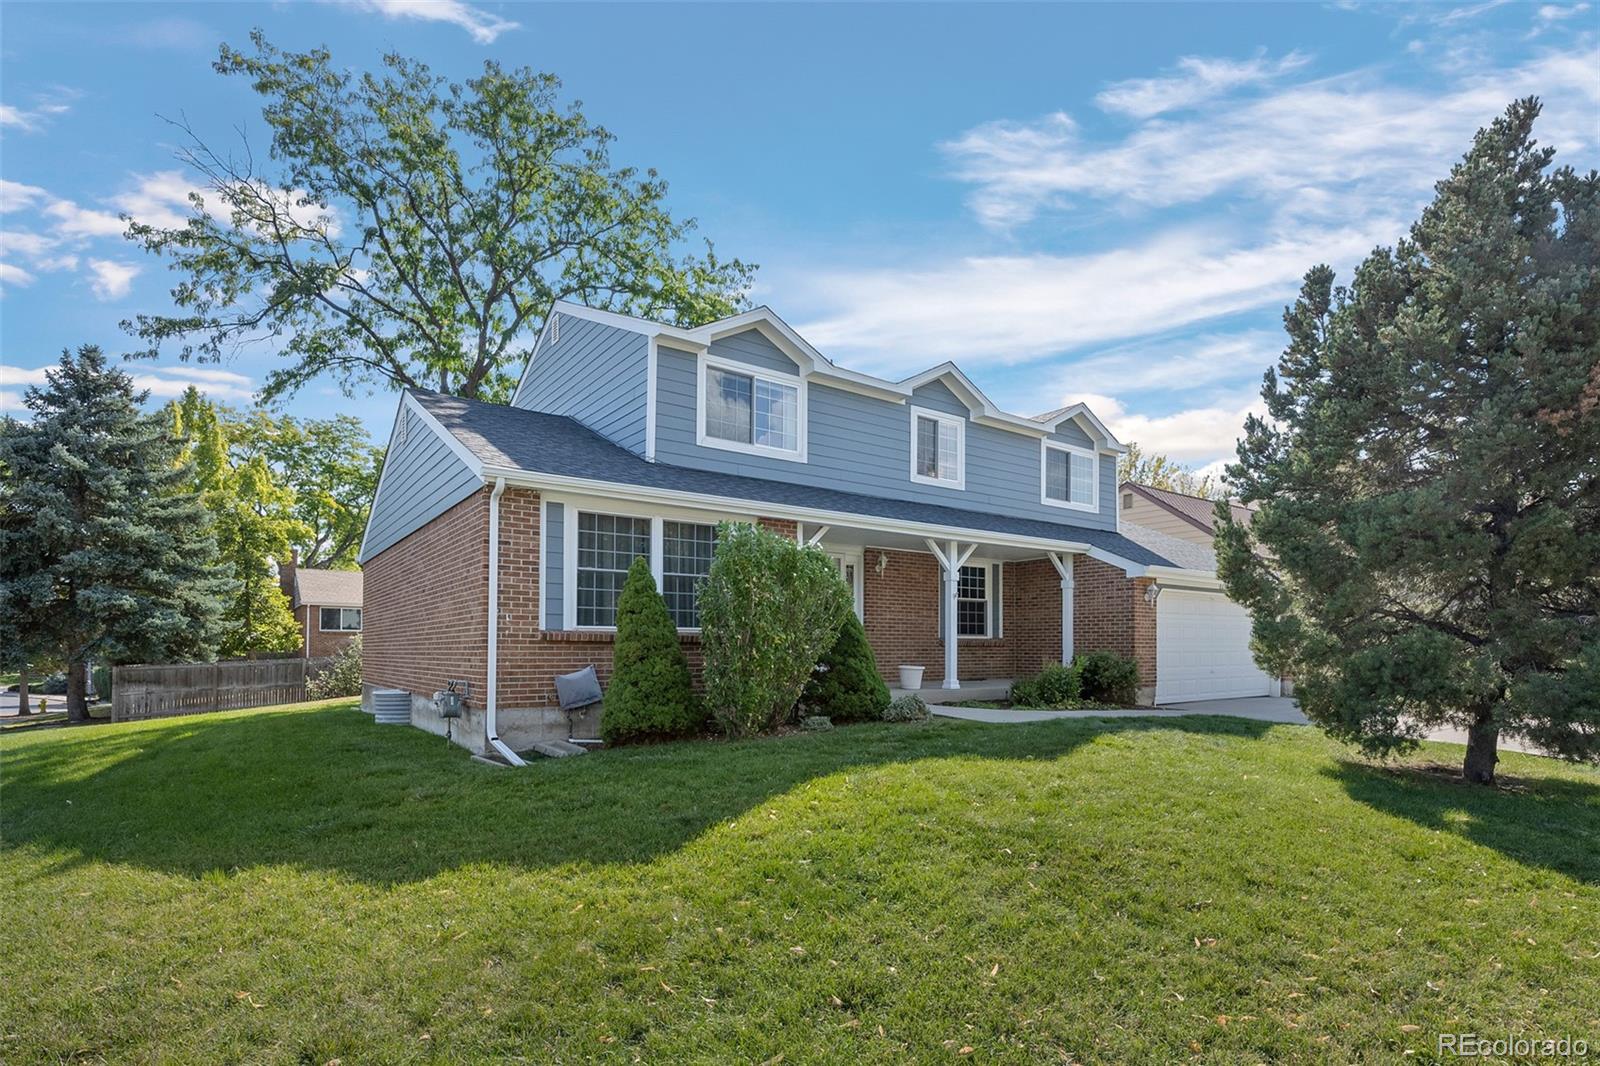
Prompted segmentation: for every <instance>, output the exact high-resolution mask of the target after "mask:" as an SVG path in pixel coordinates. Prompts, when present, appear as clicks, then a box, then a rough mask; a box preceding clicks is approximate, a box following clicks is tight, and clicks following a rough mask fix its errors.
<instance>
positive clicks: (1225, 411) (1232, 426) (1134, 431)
mask: <svg viewBox="0 0 1600 1066" xmlns="http://www.w3.org/2000/svg"><path fill="white" fill-rule="evenodd" d="M1072 403H1085V404H1088V405H1089V409H1090V410H1092V411H1093V412H1094V413H1095V414H1096V415H1098V416H1099V418H1100V420H1101V421H1102V422H1104V423H1105V424H1106V425H1107V426H1108V427H1110V429H1111V432H1112V433H1115V434H1116V435H1117V439H1118V440H1121V441H1122V442H1123V443H1124V444H1126V443H1128V442H1129V441H1137V442H1138V443H1139V446H1140V447H1141V448H1143V449H1144V450H1145V451H1146V452H1153V453H1156V454H1159V455H1165V456H1167V457H1168V458H1169V459H1174V460H1176V461H1178V462H1180V463H1185V464H1195V463H1204V464H1210V463H1217V462H1221V461H1223V460H1226V459H1230V458H1231V457H1232V456H1233V455H1234V445H1235V443H1236V442H1237V441H1238V439H1239V438H1240V437H1242V436H1244V420H1245V418H1246V417H1247V416H1249V415H1252V414H1256V415H1261V414H1265V413H1266V405H1265V404H1264V403H1263V402H1262V400H1261V398H1260V396H1258V395H1254V394H1250V395H1248V396H1246V395H1241V396H1237V397H1235V398H1233V399H1232V400H1231V401H1229V402H1224V403H1217V404H1211V405H1207V406H1204V407H1192V408H1189V409H1187V410H1180V411H1174V412H1172V413H1171V414H1165V415H1154V416H1151V415H1135V414H1129V413H1128V411H1127V410H1126V409H1125V408H1124V407H1123V405H1122V404H1121V402H1119V401H1118V400H1117V399H1116V398H1114V397H1111V396H1103V395H1096V394H1093V393H1077V392H1068V393H1065V394H1063V395H1062V397H1061V406H1066V405H1067V404H1072ZM1213 472H1217V471H1213Z"/></svg>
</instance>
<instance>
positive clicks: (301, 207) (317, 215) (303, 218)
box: [111, 170, 339, 236]
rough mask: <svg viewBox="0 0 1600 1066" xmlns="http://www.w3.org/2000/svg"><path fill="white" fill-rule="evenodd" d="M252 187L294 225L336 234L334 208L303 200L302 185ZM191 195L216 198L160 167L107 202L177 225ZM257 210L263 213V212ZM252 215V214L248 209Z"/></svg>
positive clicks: (140, 217)
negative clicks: (286, 187)
mask: <svg viewBox="0 0 1600 1066" xmlns="http://www.w3.org/2000/svg"><path fill="white" fill-rule="evenodd" d="M254 187H255V189H256V191H257V192H258V193H259V194H260V195H261V196H262V198H264V199H266V200H268V201H270V202H271V204H272V206H273V210H274V211H276V212H279V213H281V214H283V215H286V216H288V218H289V219H291V220H292V221H293V222H294V224H295V225H297V226H300V227H301V228H303V229H308V230H309V229H317V228H319V227H325V228H326V229H327V231H328V234H329V235H330V236H337V235H338V233H339V218H338V214H337V212H335V211H334V210H333V209H332V208H329V207H322V206H320V205H318V204H315V203H308V202H306V199H307V198H306V193H305V191H304V190H303V189H280V188H275V187H273V186H270V185H267V184H265V183H262V182H257V183H256V184H255V186H254ZM192 196H199V197H200V198H201V202H202V204H205V203H206V200H207V197H210V199H211V201H212V204H214V203H215V201H216V200H217V195H216V194H215V193H214V192H211V191H209V190H205V189H199V188H196V187H195V185H194V184H193V183H192V182H190V181H189V180H188V179H187V178H186V177H184V175H183V174H182V172H180V171H176V170H162V171H158V172H156V173H154V174H143V175H139V176H137V179H136V184H135V185H134V186H133V188H131V189H129V190H127V191H125V192H121V193H118V194H117V195H116V196H113V197H112V198H111V203H112V204H114V205H115V206H116V207H117V208H118V210H120V211H121V212H122V213H123V214H126V215H131V216H132V217H133V218H134V219H136V220H137V221H139V222H143V223H146V224H147V225H151V226H157V227H159V228H161V229H178V228H179V227H181V226H183V225H185V224H186V223H187V222H188V221H189V219H191V218H193V217H194V213H195V208H194V202H193V200H191V199H190V197H192ZM207 206H208V207H209V206H211V205H210V204H208V205H207ZM260 214H261V215H262V216H263V217H264V215H265V212H261V213H260ZM254 217H256V215H255V213H252V218H254ZM234 221H238V220H237V219H235V220H234ZM119 232H120V231H119Z"/></svg>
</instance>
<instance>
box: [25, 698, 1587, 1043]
mask: <svg viewBox="0 0 1600 1066" xmlns="http://www.w3.org/2000/svg"><path fill="white" fill-rule="evenodd" d="M1430 759H1431V760H1437V761H1441V762H1445V763H1450V764H1455V763H1458V762H1459V749H1449V748H1445V747H1442V746H1441V747H1435V748H1430V749H1427V750H1426V751H1425V752H1424V754H1423V756H1422V761H1428V760H1430ZM0 772H3V792H0V802H3V831H4V850H3V851H0V874H3V885H4V894H3V897H0V908H3V911H0V915H3V921H0V1007H3V1009H0V1041H3V1042H0V1060H4V1061H7V1062H18V1063H21V1062H40V1061H61V1060H67V1059H74V1060H89V1061H99V1060H105V1061H114V1062H130V1061H132V1062H138V1061H152V1060H161V1061H178V1062H202V1061H203V1062H221V1061H259V1062H289V1061H301V1062H308V1063H326V1062H328V1061H329V1060H331V1059H335V1058H338V1059H342V1061H343V1062H344V1063H346V1064H353V1063H365V1062H403V1061H416V1060H432V1059H437V1060H440V1061H463V1060H479V1059H483V1058H489V1057H494V1058H508V1059H526V1060H529V1061H550V1060H552V1059H560V1060H563V1061H572V1060H577V1059H585V1058H590V1057H597V1058H605V1059H616V1060H622V1061H632V1060H634V1059H635V1058H642V1059H644V1060H645V1061H650V1062H673V1061H684V1060H696V1061H745V1062H752V1063H755V1062H763V1061H769V1060H772V1059H774V1058H775V1057H776V1056H778V1055H780V1054H782V1055H783V1056H784V1059H783V1061H784V1062H785V1063H790V1064H793V1063H804V1062H818V1061H839V1060H846V1059H854V1058H865V1059H875V1060H890V1061H911V1060H916V1061H940V1060H943V1059H957V1058H960V1057H961V1056H963V1055H966V1056H967V1057H968V1058H970V1059H971V1060H972V1061H985V1062H987V1061H1002V1060H1003V1061H1013V1062H1039V1061H1068V1060H1078V1061H1094V1062H1104V1061H1139V1062H1157V1061H1172V1060H1189V1061H1201V1062H1218V1063H1234V1062H1257V1061H1305V1062H1324V1061H1340V1062H1345V1061H1354V1060H1363V1059H1364V1060H1378V1061H1389V1060H1397V1059H1398V1058H1399V1057H1400V1055H1401V1054H1402V1052H1404V1051H1406V1050H1408V1049H1414V1050H1415V1051H1416V1052H1417V1054H1416V1056H1415V1057H1414V1058H1413V1061H1433V1060H1434V1057H1435V1056H1434V1034H1435V1033H1436V1032H1438V1031H1441V1030H1442V1031H1458V1030H1465V1031H1472V1032H1477V1033H1480V1034H1500V1035H1504V1034H1507V1033H1510V1034H1516V1035H1525V1036H1552V1037H1554V1036H1559V1035H1562V1034H1568V1035H1573V1036H1587V1037H1589V1038H1591V1039H1593V1038H1594V1037H1595V1035H1596V1034H1597V1033H1600V774H1597V773H1595V772H1593V771H1589V770H1580V769H1574V768H1570V767H1563V766H1559V765H1557V764H1554V763H1551V762H1547V761H1544V760H1539V759H1533V758H1528V757H1521V756H1516V755H1509V756H1507V757H1506V759H1505V762H1504V764H1503V765H1502V772H1503V773H1504V774H1505V775H1506V777H1507V779H1508V781H1509V782H1510V783H1511V784H1513V785H1514V788H1513V789H1508V790H1502V791H1496V792H1491V791H1485V790H1475V789H1469V788H1466V787H1464V786H1461V785H1458V784H1455V783H1453V782H1450V781H1448V780H1445V779H1441V778H1437V777H1434V776H1431V775H1429V774H1427V773H1424V772H1419V771H1416V770H1414V769H1406V770H1394V769H1385V768H1381V767H1376V766H1371V765H1368V764H1365V763H1361V762H1358V761H1354V760H1352V759H1351V758H1350V757H1349V756H1348V755H1347V753H1346V752H1345V751H1344V750H1343V749H1342V748H1340V747H1338V746H1336V745H1334V744H1332V743H1331V742H1329V741H1328V740H1326V739H1325V738H1323V737H1322V736H1321V735H1319V734H1318V733H1316V732H1314V731H1313V730H1310V729H1306V728H1297V727H1290V726H1277V727H1273V726H1268V725H1266V724H1264V723H1258V722H1248V721H1239V720H1224V719H1193V720H1187V721H1185V720H1182V719H1123V720H1117V721H1112V722H1096V721H1090V720H1084V721H1056V722H1046V723H1039V724H1035V725H1026V726H986V725H980V724H977V723H968V722H937V723H934V724H931V725H903V726H884V725H874V726H857V727H851V728H843V729H838V730H835V731H834V732H832V733H826V734H802V735H796V736H790V737H784V738H780V739H768V740H755V741H749V742H743V743H735V744H729V743H696V744H677V745H668V746H661V747H650V748H632V749H621V750H617V751H610V752H602V753H598V754H594V755H589V756H585V757H583V758H579V759H567V760H560V761H545V762H539V763H536V764H533V765H530V766H529V767H527V768H526V769H524V770H519V771H511V770H504V769H495V768H492V767H488V766H484V765H482V764H479V763H476V762H473V761H471V760H470V759H468V758H467V757H466V756H465V755H464V754H463V753H462V752H461V751H460V750H459V749H456V748H451V747H449V746H447V745H446V744H445V742H444V741H443V740H442V739H440V738H437V737H432V736H428V735H425V734H423V733H421V732H418V731H415V730H411V729H405V728H390V727H382V726H376V725H373V724H372V723H371V722H370V720H369V719H368V718H366V717H365V716H364V715H362V714H361V713H360V712H359V711H357V710H355V709H353V708H352V707H351V706H350V705H349V704H348V703H335V704H322V705H313V706H309V707H304V708H294V709H289V710H278V711H268V712H238V713H233V714H225V715H215V716H209V717H199V718H187V719H176V720H168V721H165V722H159V723H148V724H141V725H131V726H129V725H120V726H104V727H90V728H79V729H70V730H65V729H64V730H45V731H38V732H29V733H22V734H13V735H11V736H7V737H5V738H4V741H3V766H0Z"/></svg>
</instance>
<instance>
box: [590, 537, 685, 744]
mask: <svg viewBox="0 0 1600 1066" xmlns="http://www.w3.org/2000/svg"><path fill="white" fill-rule="evenodd" d="M701 721H702V717H701V711H700V701H699V700H698V699H697V698H696V697H695V694H694V688H693V686H692V685H691V684H690V681H689V662H688V660H686V659H685V658H684V657H683V647H682V646H681V645H680V644H679V643H678V630H677V628H676V627H675V626H673V624H672V616H671V615H670V614H668V613H667V604H666V601H664V600H663V599H662V598H661V593H659V592H657V591H656V581H655V578H653V577H651V576H650V564H649V563H648V562H646V561H645V560H644V559H643V558H638V559H635V560H634V561H633V566H632V567H630V568H629V569H628V580H627V581H626V582H625V583H624V584H623V586H622V595H621V597H619V598H618V600H617V643H616V650H615V659H614V667H613V670H612V674H611V687H610V688H609V689H608V690H607V691H606V696H605V704H604V707H603V709H602V710H601V712H600V735H601V736H602V737H603V738H605V740H606V742H607V743H608V744H619V743H626V742H628V741H630V740H660V739H663V738H666V737H678V736H683V735H685V734H687V733H693V732H695V731H696V730H698V729H699V728H700V724H701Z"/></svg>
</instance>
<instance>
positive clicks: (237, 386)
mask: <svg viewBox="0 0 1600 1066" xmlns="http://www.w3.org/2000/svg"><path fill="white" fill-rule="evenodd" d="M54 368H55V364H54V363H51V364H50V365H48V366H40V367H32V368H24V367H16V366H6V365H3V364H0V386H8V387H9V388H8V390H7V391H5V392H0V397H9V398H10V400H11V402H10V404H9V406H10V407H11V408H12V409H16V408H20V407H21V405H22V393H21V392H20V391H13V390H15V389H16V388H17V387H18V386H21V387H27V386H29V385H36V386H43V385H44V384H45V372H46V371H48V370H53V369H54ZM127 370H128V375H129V376H130V377H131V378H132V379H133V386H134V388H136V389H143V390H148V391H149V393H150V395H151V396H154V397H157V398H160V399H170V398H171V397H173V396H181V395H183V391H184V390H185V389H187V388H188V387H189V386H190V385H193V386H195V387H196V388H198V389H199V390H200V391H201V392H203V393H205V394H206V395H207V396H209V397H211V398H212V399H214V400H236V401H240V402H243V403H251V402H254V400H255V382H254V381H253V380H251V379H250V378H249V377H248V376H247V375H244V374H238V373H235V372H233V371H231V370H220V369H217V368H214V367H200V366H187V365H185V366H148V365H145V364H137V365H133V366H130V367H128V368H127ZM5 406H6V405H5V404H0V409H3V408H4V407H5Z"/></svg>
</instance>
